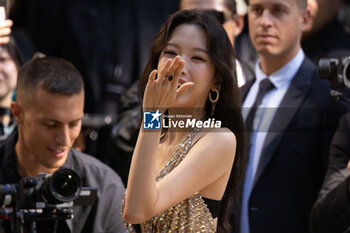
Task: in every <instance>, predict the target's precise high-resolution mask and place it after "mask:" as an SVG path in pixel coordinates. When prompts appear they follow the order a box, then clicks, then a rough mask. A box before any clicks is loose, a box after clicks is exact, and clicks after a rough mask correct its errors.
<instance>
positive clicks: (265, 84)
mask: <svg viewBox="0 0 350 233" xmlns="http://www.w3.org/2000/svg"><path fill="white" fill-rule="evenodd" d="M272 88H274V85H273V84H272V82H271V81H270V79H269V78H264V79H263V80H261V81H260V83H259V91H258V94H257V96H256V99H255V102H254V104H253V106H252V107H251V109H250V111H249V113H248V116H247V118H246V120H245V132H246V133H247V135H248V137H247V138H246V145H247V146H249V145H250V136H251V133H252V132H253V131H254V119H255V114H256V110H257V108H258V107H259V105H260V104H261V102H262V99H263V98H264V95H265V94H266V92H268V91H269V90H271V89H272ZM249 147H250V146H249ZM249 147H248V148H247V149H248V150H247V152H249Z"/></svg>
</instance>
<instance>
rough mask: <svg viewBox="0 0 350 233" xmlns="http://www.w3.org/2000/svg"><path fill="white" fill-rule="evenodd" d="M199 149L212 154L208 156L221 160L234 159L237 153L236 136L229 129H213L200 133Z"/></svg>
mask: <svg viewBox="0 0 350 233" xmlns="http://www.w3.org/2000/svg"><path fill="white" fill-rule="evenodd" d="M198 137H200V139H199V141H198V143H197V144H198V145H195V146H198V147H201V151H207V152H210V154H208V156H214V157H216V158H221V159H224V158H225V159H229V160H231V159H232V158H234V155H235V152H236V145H237V141H236V136H235V134H234V133H233V132H232V131H231V130H229V129H228V128H220V129H212V130H210V131H205V132H200V135H198Z"/></svg>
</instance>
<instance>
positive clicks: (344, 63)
mask: <svg viewBox="0 0 350 233" xmlns="http://www.w3.org/2000/svg"><path fill="white" fill-rule="evenodd" d="M318 68H319V70H318V71H319V75H320V78H321V79H326V80H328V81H329V83H330V85H331V95H332V96H333V97H339V96H341V95H342V91H343V90H344V89H345V88H350V56H348V57H343V58H342V59H341V61H339V59H337V58H322V59H320V61H319V62H318Z"/></svg>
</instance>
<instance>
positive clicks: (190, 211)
mask: <svg viewBox="0 0 350 233" xmlns="http://www.w3.org/2000/svg"><path fill="white" fill-rule="evenodd" d="M198 131H199V130H198V129H194V130H193V131H191V133H190V134H189V135H187V137H186V138H185V140H184V141H183V142H182V143H181V144H180V145H179V147H178V149H177V150H176V151H175V153H174V154H173V156H172V157H171V158H170V160H169V161H168V162H167V163H166V165H165V167H164V168H163V169H162V170H161V171H160V172H159V174H158V175H157V177H156V182H159V181H160V180H161V179H162V178H163V177H164V176H166V175H167V174H168V173H169V172H171V171H172V170H173V169H174V168H176V167H177V165H179V164H180V163H181V161H183V159H184V158H185V157H186V155H187V153H188V151H189V149H190V148H191V145H192V140H193V138H194V136H195V135H196V134H197V132H198ZM128 230H129V232H134V230H133V228H132V226H131V225H129V226H128ZM141 231H142V232H147V233H152V232H156V233H165V232H179V233H188V232H209V233H211V232H215V222H214V219H213V217H212V215H211V213H210V212H209V209H208V207H207V205H206V204H205V202H204V201H203V198H202V196H201V195H200V194H199V193H198V192H197V193H195V194H193V195H192V196H190V197H189V198H187V199H186V200H184V201H182V202H181V203H179V204H177V205H175V206H173V207H171V208H170V209H168V210H166V211H164V212H163V213H161V214H160V215H158V216H155V217H153V218H151V219H150V220H148V221H146V222H144V223H142V224H141Z"/></svg>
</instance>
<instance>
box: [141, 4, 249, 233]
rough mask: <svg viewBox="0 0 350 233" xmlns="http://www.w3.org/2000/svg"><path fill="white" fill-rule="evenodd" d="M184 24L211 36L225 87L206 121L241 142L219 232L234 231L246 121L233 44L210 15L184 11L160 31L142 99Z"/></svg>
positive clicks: (144, 76) (212, 51) (210, 50)
mask: <svg viewBox="0 0 350 233" xmlns="http://www.w3.org/2000/svg"><path fill="white" fill-rule="evenodd" d="M182 24H191V25H197V26H199V27H201V28H202V29H203V30H204V32H205V33H206V36H207V51H208V55H209V57H210V60H211V61H212V63H213V64H214V67H215V79H216V83H217V84H219V85H220V86H221V88H220V97H219V100H218V102H217V105H216V108H215V113H214V115H213V116H210V115H209V114H210V112H211V109H212V104H211V102H210V101H209V99H208V100H207V102H206V105H205V114H206V115H205V119H208V118H209V117H212V118H215V119H216V120H220V121H221V122H222V126H223V127H227V128H229V129H230V130H231V131H232V132H233V133H234V134H235V135H236V139H237V148H236V156H235V161H234V164H233V167H232V170H231V175H230V178H229V181H228V184H227V186H226V190H225V193H224V197H223V205H222V208H221V211H220V214H219V219H218V232H230V230H231V223H233V224H234V228H237V224H238V220H239V219H238V218H239V213H240V202H241V185H242V180H243V174H244V171H245V164H246V161H245V159H244V158H243V157H242V156H243V154H242V150H243V143H244V138H243V134H242V133H243V119H242V114H241V106H240V98H239V89H238V85H237V78H236V71H235V55H234V52H233V48H232V45H231V43H230V40H229V38H228V37H227V34H226V32H225V30H224V29H223V27H222V26H221V25H220V23H219V22H217V20H215V19H214V18H212V16H210V15H209V14H207V13H205V12H201V11H197V10H184V11H179V12H177V13H175V14H173V15H171V16H170V17H169V18H168V20H167V21H166V22H165V23H164V25H163V26H162V28H161V29H160V31H159V32H158V34H157V36H156V38H155V40H154V42H153V44H152V46H151V50H150V56H149V59H148V63H147V65H146V67H145V69H144V71H143V73H142V75H141V78H140V80H139V96H140V98H142V97H143V94H144V91H145V87H146V84H147V81H148V76H149V74H150V72H151V71H152V70H153V69H156V68H157V65H158V60H159V57H160V54H161V52H162V50H163V49H164V47H165V45H166V44H167V42H168V41H169V39H170V37H171V34H172V32H173V31H174V29H175V28H176V27H178V26H179V25H182Z"/></svg>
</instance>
